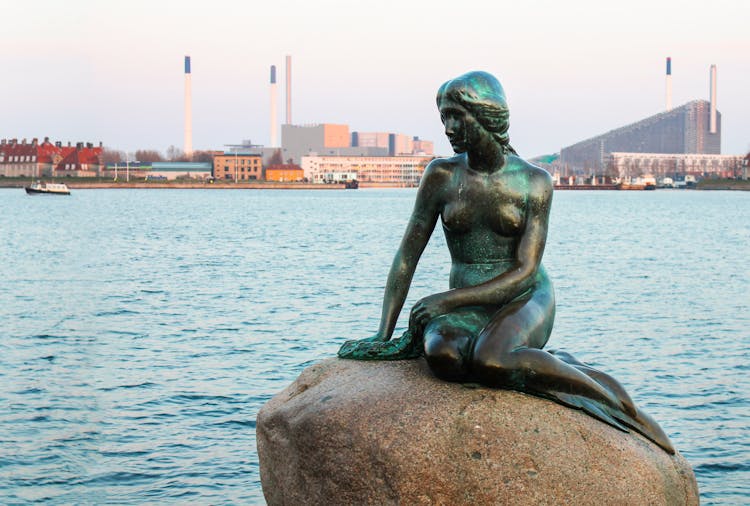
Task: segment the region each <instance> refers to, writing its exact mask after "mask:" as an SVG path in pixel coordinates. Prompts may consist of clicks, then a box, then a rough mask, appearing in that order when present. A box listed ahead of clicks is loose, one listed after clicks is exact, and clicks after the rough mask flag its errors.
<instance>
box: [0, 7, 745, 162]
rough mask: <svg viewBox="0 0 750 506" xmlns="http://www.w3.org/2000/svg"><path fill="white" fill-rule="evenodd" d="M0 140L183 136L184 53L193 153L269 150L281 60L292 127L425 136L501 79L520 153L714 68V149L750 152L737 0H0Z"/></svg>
mask: <svg viewBox="0 0 750 506" xmlns="http://www.w3.org/2000/svg"><path fill="white" fill-rule="evenodd" d="M0 19H2V23H1V24H2V29H0V69H2V70H0V96H1V97H2V104H3V105H2V109H1V110H2V112H0V137H1V138H14V137H17V138H19V139H21V138H24V137H26V138H27V139H29V140H30V139H31V138H33V137H38V138H40V139H41V138H43V137H45V136H49V137H50V138H51V139H52V140H61V141H63V142H67V141H71V142H78V141H83V142H95V143H98V142H99V141H102V142H103V143H104V145H105V146H109V147H113V148H117V149H122V150H127V151H133V150H135V149H140V148H143V149H157V150H159V151H162V152H164V151H165V150H166V149H167V147H169V146H170V145H175V146H177V147H180V148H182V146H183V119H184V113H183V103H184V98H183V97H184V95H183V93H184V91H183V90H184V88H183V87H184V74H183V58H184V55H190V56H191V57H192V71H193V74H192V89H193V95H192V98H193V102H192V103H193V147H194V149H222V147H223V145H225V144H232V143H237V142H239V141H241V140H242V139H251V140H252V141H253V143H256V144H265V145H268V144H269V141H270V132H269V128H270V126H269V116H270V114H269V110H270V90H269V69H270V66H271V65H276V66H277V72H278V81H279V88H278V97H279V105H278V112H279V119H280V121H281V120H283V118H284V117H285V107H284V79H285V75H284V60H285V56H286V55H291V56H292V67H293V68H292V74H293V76H292V77H293V90H292V95H293V104H292V114H293V117H292V120H293V123H295V124H314V123H345V124H348V125H349V128H350V130H351V131H362V132H370V131H388V132H397V133H404V134H408V135H417V136H419V137H420V138H422V139H428V140H433V141H435V148H436V152H437V153H438V154H444V155H448V154H450V153H451V150H450V146H449V144H448V143H447V142H446V141H445V138H444V135H443V131H442V125H441V124H440V118H439V115H438V113H437V110H436V107H435V93H436V91H437V88H438V87H439V86H440V84H442V83H443V82H444V81H446V80H448V79H451V78H453V77H456V76H458V75H460V74H462V73H464V72H467V71H469V70H485V71H488V72H490V73H492V74H494V75H495V76H497V77H498V78H499V79H500V81H501V82H502V83H503V86H504V88H505V91H506V95H507V97H508V101H509V104H510V111H511V128H510V134H511V144H512V145H513V146H514V147H515V148H516V150H517V151H518V152H519V154H521V155H522V156H525V157H532V156H535V155H539V154H544V153H552V152H558V151H559V150H560V148H561V147H563V146H567V145H570V144H573V143H575V142H578V141H580V140H583V139H586V138H588V137H592V136H594V135H598V134H600V133H603V132H606V131H608V130H611V129H613V128H617V127H619V126H622V125H625V124H628V123H631V122H634V121H637V120H639V119H642V118H644V117H647V116H650V115H652V114H655V113H657V112H660V111H662V110H663V109H664V107H665V80H664V74H665V59H666V57H667V56H671V57H672V80H673V104H674V105H675V106H678V105H681V104H683V103H685V102H688V101H690V100H693V99H706V100H708V99H709V67H710V65H711V64H716V65H717V67H718V100H717V104H718V109H719V111H720V112H721V114H722V153H724V154H740V153H745V152H747V151H748V150H750V92H749V91H748V90H750V28H748V27H747V22H748V19H750V2H749V1H747V0H711V1H707V0H706V1H701V2H697V1H695V2H694V1H690V0H688V1H685V0H680V1H676V0H665V1H660V0H649V1H646V0H630V1H627V2H624V1H621V2H611V1H605V0H581V1H576V0H571V1H568V2H563V1H559V0H515V1H504V0H494V1H474V2H471V1H464V2H456V1H454V2H447V1H443V0H430V1H428V0H416V1H410V0H376V1H357V0H269V1H258V0H244V1H228V0H211V1H202V2H198V1H193V0H180V1H177V0H175V1H172V0H168V1H167V0H148V1H144V0H129V1H127V2H119V1H118V2H113V1H110V0H95V1H89V0H66V1H62V0H59V1H57V0H55V1H52V0H46V1H45V0H26V1H23V2H22V1H20V0H0Z"/></svg>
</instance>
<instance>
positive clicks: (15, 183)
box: [0, 178, 410, 190]
mask: <svg viewBox="0 0 750 506" xmlns="http://www.w3.org/2000/svg"><path fill="white" fill-rule="evenodd" d="M56 181H57V182H64V183H65V184H66V185H67V186H68V188H70V189H71V190H95V189H115V190H116V189H132V188H137V189H155V190H159V189H165V190H170V189H172V190H173V189H185V190H196V189H200V190H344V189H346V186H345V185H344V184H343V183H341V184H337V183H334V184H313V183H291V182H290V183H280V182H273V181H263V182H253V183H250V182H242V183H239V182H238V183H233V182H228V183H225V182H214V183H207V182H203V181H200V182H197V181H196V182H187V181H159V182H149V181H130V182H126V181H85V180H84V181H81V180H78V181H77V180H75V179H72V178H71V179H67V178H66V179H64V180H61V179H57V180H56ZM31 182H32V181H31V180H29V179H3V178H0V188H23V187H25V186H28V185H29V184H31ZM359 187H360V188H410V186H406V185H404V184H400V183H359Z"/></svg>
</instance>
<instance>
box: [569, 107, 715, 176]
mask: <svg viewBox="0 0 750 506" xmlns="http://www.w3.org/2000/svg"><path fill="white" fill-rule="evenodd" d="M710 118H711V104H710V103H709V102H707V101H705V100H693V101H692V102H688V103H687V104H685V105H682V106H680V107H677V108H675V109H672V110H671V111H664V112H661V113H659V114H656V115H654V116H651V117H649V118H646V119H643V120H641V121H638V122H636V123H633V124H631V125H627V126H624V127H621V128H617V129H615V130H612V131H610V132H607V133H605V134H602V135H598V136H596V137H593V138H591V139H587V140H585V141H581V142H579V143H577V144H573V145H572V146H568V147H566V148H563V149H562V150H561V152H560V160H559V163H560V165H561V166H562V168H563V169H564V170H568V171H573V172H577V171H581V172H584V173H590V172H594V173H598V172H602V171H603V170H605V169H606V167H607V160H608V157H609V155H610V153H614V152H618V153H625V152H627V153H665V154H719V153H720V152H721V114H720V113H718V111H717V113H716V128H715V132H714V133H712V132H711V131H710Z"/></svg>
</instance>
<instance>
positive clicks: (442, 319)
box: [423, 308, 493, 381]
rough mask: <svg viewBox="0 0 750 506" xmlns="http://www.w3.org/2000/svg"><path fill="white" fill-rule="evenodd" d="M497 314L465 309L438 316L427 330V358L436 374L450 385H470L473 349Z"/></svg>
mask: <svg viewBox="0 0 750 506" xmlns="http://www.w3.org/2000/svg"><path fill="white" fill-rule="evenodd" d="M492 314H493V311H492V310H491V309H484V308H461V309H459V310H457V311H455V312H453V313H449V314H446V315H441V316H438V317H437V318H434V319H433V320H432V321H430V322H429V323H428V324H427V325H426V326H425V329H424V333H423V337H424V357H425V360H427V364H428V365H429V366H430V369H431V370H432V372H433V373H434V374H435V376H437V377H438V378H441V379H443V380H446V381H468V380H470V379H472V378H470V372H471V371H470V368H469V364H470V361H471V353H472V348H473V346H474V341H475V340H476V338H477V335H479V332H480V331H481V330H482V328H483V327H484V326H485V325H486V324H487V322H488V321H489V319H490V317H491V316H492Z"/></svg>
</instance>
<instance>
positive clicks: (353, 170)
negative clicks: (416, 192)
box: [302, 156, 434, 186]
mask: <svg viewBox="0 0 750 506" xmlns="http://www.w3.org/2000/svg"><path fill="white" fill-rule="evenodd" d="M433 158H434V157H433V156H303V157H302V170H303V171H304V173H305V177H306V178H307V179H308V180H310V181H312V182H313V183H323V182H325V181H327V180H328V179H330V177H329V175H330V174H341V173H346V174H350V175H351V174H356V179H357V180H358V181H359V182H361V183H376V184H377V183H383V184H397V185H400V186H417V185H419V181H420V179H421V178H422V173H423V172H424V169H425V167H427V164H428V163H430V160H432V159H433Z"/></svg>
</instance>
